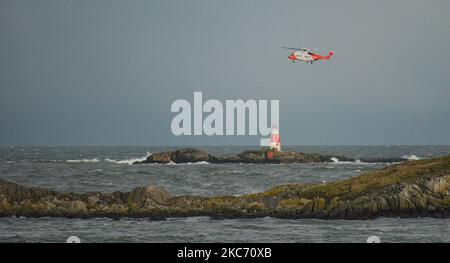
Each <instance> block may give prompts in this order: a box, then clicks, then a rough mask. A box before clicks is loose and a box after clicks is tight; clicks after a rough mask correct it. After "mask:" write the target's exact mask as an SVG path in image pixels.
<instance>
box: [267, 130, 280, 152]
mask: <svg viewBox="0 0 450 263" xmlns="http://www.w3.org/2000/svg"><path fill="white" fill-rule="evenodd" d="M269 148H270V150H272V151H281V144H280V132H279V131H278V129H277V128H272V132H271V134H270V142H269Z"/></svg>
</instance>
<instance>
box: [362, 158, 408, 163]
mask: <svg viewBox="0 0 450 263" xmlns="http://www.w3.org/2000/svg"><path fill="white" fill-rule="evenodd" d="M360 161H361V162H363V163H403V162H407V161H408V159H406V158H394V157H393V158H361V159H360Z"/></svg>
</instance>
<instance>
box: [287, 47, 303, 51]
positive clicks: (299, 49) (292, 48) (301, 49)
mask: <svg viewBox="0 0 450 263" xmlns="http://www.w3.org/2000/svg"><path fill="white" fill-rule="evenodd" d="M282 48H285V49H290V50H298V51H304V50H307V49H306V48H295V47H282Z"/></svg>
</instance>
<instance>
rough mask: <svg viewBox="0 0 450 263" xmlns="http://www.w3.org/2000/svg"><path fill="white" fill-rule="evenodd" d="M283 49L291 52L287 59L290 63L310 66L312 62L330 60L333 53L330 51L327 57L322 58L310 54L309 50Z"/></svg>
mask: <svg viewBox="0 0 450 263" xmlns="http://www.w3.org/2000/svg"><path fill="white" fill-rule="evenodd" d="M283 48H285V49H289V50H292V53H291V54H290V55H289V57H288V59H289V60H290V61H292V62H295V61H304V62H306V63H310V64H312V63H313V62H314V61H318V60H330V59H331V57H332V56H333V55H334V51H330V52H329V53H328V55H326V56H322V55H319V54H316V53H313V52H311V49H309V48H293V47H283ZM314 50H316V49H314Z"/></svg>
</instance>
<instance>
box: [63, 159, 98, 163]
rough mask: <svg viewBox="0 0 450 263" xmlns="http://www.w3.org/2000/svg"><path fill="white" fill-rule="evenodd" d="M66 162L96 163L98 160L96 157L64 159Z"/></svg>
mask: <svg viewBox="0 0 450 263" xmlns="http://www.w3.org/2000/svg"><path fill="white" fill-rule="evenodd" d="M66 162H68V163H98V162H99V160H98V159H97V158H93V159H78V160H66Z"/></svg>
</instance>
